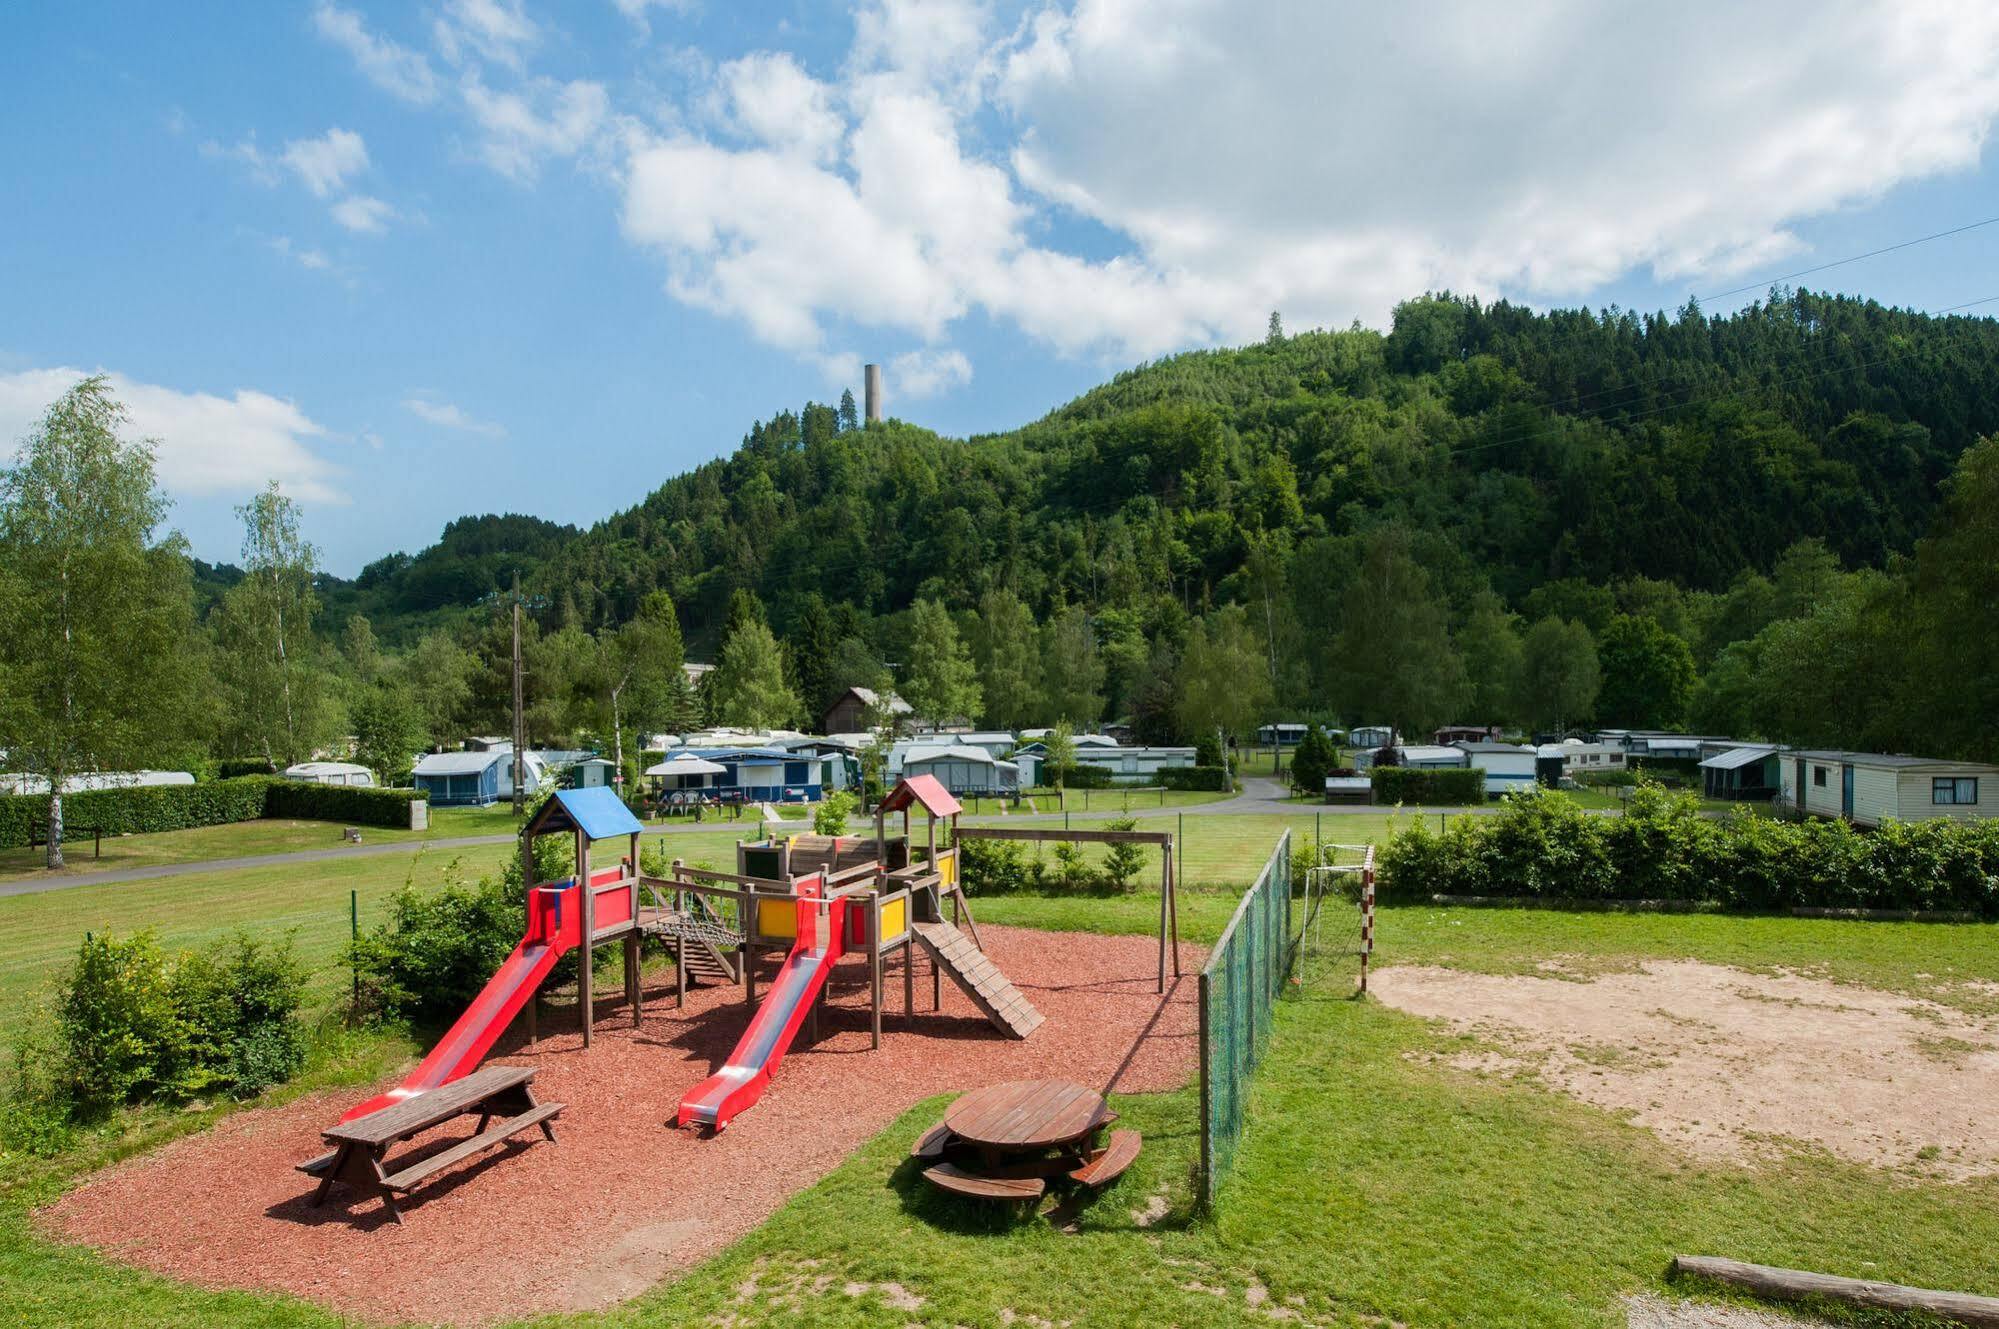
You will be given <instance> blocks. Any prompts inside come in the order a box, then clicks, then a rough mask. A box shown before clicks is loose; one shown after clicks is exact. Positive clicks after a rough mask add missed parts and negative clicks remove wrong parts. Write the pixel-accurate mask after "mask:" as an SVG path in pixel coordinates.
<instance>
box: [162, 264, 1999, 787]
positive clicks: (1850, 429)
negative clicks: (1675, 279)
mask: <svg viewBox="0 0 1999 1329" xmlns="http://www.w3.org/2000/svg"><path fill="white" fill-rule="evenodd" d="M1995 432H1999V324H1995V323H1994V322H1993V321H1992V320H1988V319H1978V318H1966V317H1954V318H1951V317H1946V318H1936V317H1931V316H1926V315H1922V314H1916V313H1911V312H1907V311H1903V310H1896V309H1890V308H1886V307H1883V306H1881V305H1878V304H1875V303H1873V302H1870V301H1865V300H1859V299H1852V298H1845V297H1829V296H1823V295H1817V294H1812V293H1808V292H1802V291H1799V292H1783V291H1780V292H1774V293H1773V294H1772V296H1771V297H1770V298H1769V299H1768V300H1767V301H1764V302H1761V303H1758V304H1755V305H1752V306H1750V307H1748V308H1746V309H1744V310H1742V311H1740V312H1737V313H1735V314H1732V315H1729V316H1726V317H1710V316H1708V315H1705V314H1704V313H1702V312H1701V311H1700V310H1699V309H1698V308H1695V307H1693V306H1692V305H1689V306H1688V307H1687V308H1685V309H1683V310H1681V311H1680V312H1679V313H1678V314H1677V315H1672V316H1668V315H1664V314H1656V315H1639V314H1634V313H1630V312H1625V311H1618V310H1608V311H1602V312H1591V311H1588V310H1581V309H1578V310H1555V311H1550V312H1545V313H1543V312H1536V311H1533V310H1530V309H1526V308H1523V307H1519V306H1515V305H1512V304H1508V303H1505V302H1500V303H1495V304H1482V303H1480V302H1479V301H1476V300H1470V299H1460V298H1454V297H1451V296H1448V295H1445V296H1433V297H1425V298H1423V299H1419V300H1412V301H1410V302H1408V303H1406V304H1404V305H1403V306H1401V307H1400V308H1399V309H1398V310H1397V311H1396V314H1395V318H1394V322H1393V326H1392V328H1391V329H1390V330H1389V331H1388V332H1386V333H1381V332H1377V331H1372V330H1368V329H1363V328H1360V327H1358V326H1356V327H1354V328H1352V329H1349V330H1346V331H1338V332H1324V331H1314V332H1307V333H1300V334H1297V335H1288V336H1287V335H1285V334H1284V332H1283V331H1282V329H1281V327H1280V326H1278V323H1277V319H1276V318H1275V317H1274V316H1273V318H1272V329H1271V334H1270V336H1269V337H1268V338H1267V339H1266V340H1265V341H1264V342H1262V343H1260V344H1257V345H1252V346H1246V347H1241V348H1238V349H1232V350H1216V351H1202V352H1193V353H1189V354H1185V355H1180V356H1175V357H1172V358H1170V359H1166V360H1163V361H1160V362H1157V363H1153V364H1148V365H1143V366H1140V367H1138V368H1136V369H1133V370H1130V371H1128V372H1126V373H1123V374H1120V375H1118V376H1117V377H1116V378H1115V379H1114V380H1112V381H1111V382H1109V383H1106V384H1104V385H1103V386H1101V387H1099V388H1097V389H1095V390H1094V391H1092V392H1090V393H1088V394H1086V395H1084V396H1083V397H1081V398H1078V399H1077V400H1075V401H1073V402H1070V403H1068V404H1067V405H1065V406H1062V407H1061V408H1059V409H1057V410H1056V411H1054V412H1052V413H1051V414H1049V415H1048V416H1046V417H1044V418H1043V419H1041V420H1038V421H1036V422H1034V423H1032V424H1029V425H1026V426H1024V427H1022V428H1019V429H1016V430H1013V431H1010V432H1007V433H1001V434H994V435H988V436H983V437H976V438H972V439H967V440H953V439H947V438H943V437H940V436H938V435H936V434H934V433H932V432H930V431H927V430H925V429H922V428H919V427H917V426H915V425H912V424H908V423H904V422H898V421H889V422H886V423H883V424H876V425H870V426H863V425H861V424H860V422H859V421H857V420H856V419H855V412H854V409H853V403H852V399H851V396H849V397H847V398H845V399H843V401H842V402H841V403H840V404H839V405H837V406H835V405H824V404H817V403H811V404H807V405H806V406H805V407H804V408H803V409H802V410H801V411H798V412H795V413H794V412H791V411H785V412H781V413H779V414H778V415H776V416H774V417H772V418H770V419H769V420H766V421H763V422H760V423H758V424H756V425H754V426H753V427H752V428H751V429H750V431H749V432H748V433H747V434H746V435H745V436H744V438H743V440H742V442H741V445H740V446H739V447H738V448H737V449H736V450H735V452H734V453H733V454H731V455H730V456H728V457H725V458H722V459H719V460H716V461H713V462H710V463H708V464H706V465H703V466H700V467H698V468H696V469H695V470H693V471H691V472H689V473H687V474H684V475H681V476H677V477H675V478H672V479H669V480H668V481H666V482H665V483H664V484H662V485H661V486H660V487H659V488H658V489H657V490H655V491H654V492H653V493H652V494H651V495H650V496H648V497H647V498H646V499H645V500H644V501H643V502H642V503H640V504H639V505H638V506H637V507H634V508H632V509H629V510H627V511H624V512H621V513H618V514H616V515H614V516H611V517H609V518H607V519H606V520H604V521H602V522H600V523H598V524H597V525H595V526H593V527H591V528H590V529H588V530H577V529H575V528H572V527H566V526H559V525H555V524H552V523H549V522H545V521H540V520H538V519H535V518H533V517H527V516H519V515H506V516H475V517H466V518H463V519H461V520H458V521H455V522H453V523H452V524H451V525H450V526H449V527H447V528H446V530H445V532H444V534H443V537H442V539H440V540H439V542H438V543H437V544H436V545H435V546H433V547H431V548H429V549H426V550H423V551H422V552H420V553H417V554H415V555H410V554H401V553H398V554H394V555H391V556H389V557H387V558H384V559H381V560H379V561H377V562H375V563H373V564H370V565H369V566H368V567H367V568H366V569H365V570H364V571H363V572H362V574H361V575H360V576H359V577H358V578H356V579H355V580H353V581H345V580H340V579H336V578H332V577H328V576H325V575H323V574H318V573H317V571H316V569H308V571H309V572H310V573H311V576H310V578H309V581H310V585H309V590H308V592H307V593H308V594H309V595H310V597H311V599H312V601H313V604H312V612H311V614H310V617H311V619H312V621H313V622H314V623H315V624H316V625H317V626H316V629H315V632H316V641H317V642H318V646H317V648H316V649H317V651H318V653H319V657H320V660H321V663H322V664H323V665H324V668H325V671H326V673H327V674H328V676H329V682H328V686H327V687H326V689H324V692H325V695H326V697H327V698H328V700H327V703H326V706H325V708H324V713H323V715H322V719H321V721H320V723H319V725H318V728H320V729H322V730H327V731H329V732H353V730H354V729H355V728H359V727H361V726H360V724H359V722H358V721H355V720H353V719H352V716H353V713H354V710H355V707H356V706H357V705H358V703H357V702H356V701H355V700H354V699H355V698H356V697H359V696H361V695H362V692H363V691H365V689H366V688H374V689H376V690H377V691H378V692H379V691H380V689H381V688H383V687H385V686H389V685H390V684H393V685H394V687H395V688H396V689H398V690H399V691H400V692H401V693H402V694H403V697H404V701H403V703H398V704H404V705H405V707H406V709H408V708H413V709H414V711H415V713H416V714H417V715H419V716H420V717H421V727H422V729H423V731H424V733H425V735H426V736H427V737H428V738H430V739H431V740H433V741H449V740H451V739H452V738H454V737H456V736H457V735H460V734H463V733H465V732H468V731H488V732H505V730H506V721H505V714H504V712H505V705H506V698H507V688H506V680H505V677H504V671H503V669H502V656H503V654H504V650H503V648H504V636H505V622H504V620H505V614H504V608H505V606H506V604H508V603H509V602H510V600H511V596H512V592H513V588H514V586H515V584H516V578H518V584H519V588H520V592H521V595H522V597H523V600H524V602H525V604H526V606H527V611H528V620H529V621H528V632H529V637H530V641H529V650H530V656H531V667H530V671H529V673H530V681H529V691H530V703H531V710H532V718H531V726H532V727H533V728H534V729H535V731H536V733H537V736H538V737H541V738H542V739H544V740H552V739H554V738H556V737H557V736H572V737H573V736H575V735H577V734H578V733H579V732H580V733H582V734H585V735H588V736H592V737H603V738H605V739H609V738H610V737H611V734H610V733H609V731H610V730H611V729H613V728H615V729H617V730H619V731H620V732H622V731H623V730H624V729H625V728H626V727H627V726H628V725H632V724H637V725H639V726H641V727H646V726H651V727H658V728H668V727H674V726H677V725H679V724H683V723H692V722H694V721H695V720H697V719H699V718H708V719H711V720H726V721H736V722H756V723H779V722H787V721H789V722H794V723H800V724H808V725H809V724H811V723H813V722H814V720H815V717H816V716H817V714H818V712H819V710H820V708H821V707H822V706H823V704H824V703H825V701H826V700H827V699H829V698H830V697H831V696H832V695H834V694H835V693H836V692H837V691H838V690H839V689H840V688H843V687H845V686H846V685H848V684H850V683H857V682H864V683H872V684H890V683H892V684H893V685H894V686H896V687H897V688H899V689H900V690H901V691H902V692H903V693H904V695H905V696H908V697H910V698H911V700H912V701H915V702H918V703H919V705H918V710H919V713H920V714H926V715H929V716H932V717H933V718H943V717H946V716H950V717H963V718H967V719H971V720H975V721H977V722H980V723H985V724H993V725H1001V726H1009V725H1021V724H1033V723H1044V724H1045V723H1052V722H1053V721H1055V720H1057V719H1067V720H1069V721H1071V722H1073V723H1075V724H1077V725H1079V726H1087V725H1093V724H1096V723H1099V722H1102V721H1105V720H1109V719H1124V720H1128V721H1130V722H1131V723H1133V725H1134V726H1135V728H1136V730H1137V731H1138V733H1139V734H1140V735H1141V736H1142V737H1144V738H1147V739H1151V740H1168V739H1177V740H1189V739H1192V738H1193V737H1195V736H1196V735H1202V734H1208V733H1212V732H1213V731H1214V729H1216V728H1222V729H1227V730H1232V731H1237V732H1240V731H1241V730H1242V729H1244V728H1247V727H1249V726H1250V725H1252V724H1253V723H1255V722H1256V721H1257V720H1260V719H1262V718H1266V717H1268V716H1273V715H1279V714H1281V715H1284V716H1286V717H1304V716H1315V717H1322V718H1325V719H1334V720H1340V721H1344V722H1347V723H1353V722H1361V721H1370V722H1381V721H1386V722H1392V723H1394V724H1397V725H1398V726H1400V727H1401V728H1402V729H1403V730H1404V731H1405V732H1408V733H1419V732H1422V731H1424V730H1427V729H1428V728H1429V727H1432V726H1434V725H1436V724H1439V723H1443V722H1447V721H1464V722H1477V723H1497V724H1502V725H1506V726H1508V727H1512V728H1518V729H1522V730H1529V731H1541V732H1548V731H1560V730H1565V729H1571V728H1574V727H1577V726H1581V725H1585V724H1590V723H1595V724H1599V725H1612V724H1616V725H1629V726H1661V727H1668V726H1673V727H1677V726H1693V727H1697V728H1700V729H1702V730H1704V731H1708V732H1720V733H1729V734H1733V735H1736V736H1739V737H1745V738H1747V737H1765V738H1772V739H1778V740H1784V741H1795V742H1808V743H1825V744H1842V745H1849V746H1856V747H1874V748H1885V749H1889V750H1897V751H1922V752H1927V753H1934V754H1938V755H1967V756H1984V757H1999V655H1996V654H1995V652H1999V646H1995V643H1999V577H1995V572H1994V568H1995V560H1994V559H1993V558H1992V550H1993V549H1994V541H1995V538H1999V442H1992V441H1981V440H1985V439H1987V436H1989V435H1991V434H1993V433H1995ZM303 520H304V523H305V525H306V528H307V530H306V534H307V535H309V534H310V531H309V527H310V521H311V514H309V513H307V514H304V516H303ZM306 552H307V553H308V554H309V548H308V549H307V551H306ZM194 574H195V575H194V586H195V600H196V610H197V614H198V615H205V616H206V617H208V618H210V619H215V620H218V621H226V619H227V618H228V615H227V614H226V613H225V612H224V611H225V610H226V609H227V606H228V602H229V598H230V597H231V596H232V595H234V596H239V597H240V596H242V595H243V594H244V593H243V592H242V591H241V590H240V589H237V583H238V582H239V581H240V580H241V579H242V577H243V574H242V572H240V571H238V570H237V569H235V568H232V567H226V566H225V567H210V566H207V565H199V566H197V567H196V568H195V569H194ZM683 641H684V643H685V644H684V646H683ZM659 651H665V652H668V653H669V654H670V655H671V657H672V659H673V660H674V662H675V663H676V665H677V662H678V660H679V659H680V658H681V654H682V652H683V651H684V652H685V654H686V655H687V656H690V657H692V658H695V659H701V660H710V661H715V662H717V664H718V665H719V667H718V669H717V670H716V674H715V676H714V681H713V684H712V685H711V686H710V687H708V688H706V689H704V693H703V695H701V696H691V695H686V694H685V693H684V690H683V689H681V688H680V686H679V684H678V674H679V671H678V669H677V667H676V668H675V669H673V670H671V671H666V670H664V669H661V668H659V667H658V659H657V652H659ZM649 652H650V654H649ZM619 661H624V663H623V664H619V663H618V662H619ZM669 673H670V674H671V675H672V677H671V678H669V677H668V676H667V675H668V674H669ZM648 678H649V679H651V680H652V681H651V682H646V681H645V680H646V679H648ZM635 680H636V681H635ZM620 697H622V699H623V700H622V702H621V701H620ZM341 698H346V701H345V702H344V703H343V702H341V700H340V699H341ZM377 704H378V706H386V705H388V703H387V702H381V701H380V700H379V699H378V702H377ZM343 706H344V711H343ZM217 710H218V713H220V712H223V711H226V710H227V708H226V707H222V706H220V705H218V707H217ZM343 713H344V714H345V715H346V716H347V717H348V718H349V727H348V728H347V729H345V730H342V729H341V728H340V723H341V716H342V715H343ZM222 728H223V729H224V730H226V729H227V726H226V725H224V726H223V727H222ZM245 742H246V740H245V738H244V736H242V735H241V734H238V735H236V736H235V737H230V736H229V735H227V734H226V733H225V734H223V735H222V736H221V737H219V738H218V739H217V741H216V745H215V746H216V749H217V750H218V751H220V752H225V753H226V752H231V751H233V750H236V749H241V748H243V747H244V745H245ZM251 746H252V747H253V748H254V747H255V746H256V745H255V744H252V745H251ZM266 746H268V744H266Z"/></svg>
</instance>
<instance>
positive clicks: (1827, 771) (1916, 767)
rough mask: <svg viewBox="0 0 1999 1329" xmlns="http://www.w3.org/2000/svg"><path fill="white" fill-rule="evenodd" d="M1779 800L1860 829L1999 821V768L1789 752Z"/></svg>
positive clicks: (1782, 766) (1865, 754)
mask: <svg viewBox="0 0 1999 1329" xmlns="http://www.w3.org/2000/svg"><path fill="white" fill-rule="evenodd" d="M1779 772H1780V774H1781V777H1782V779H1783V788H1782V790H1781V791H1780V793H1779V794H1778V798H1779V801H1780V802H1781V803H1782V804H1783V805H1784V806H1785V807H1788V808H1791V809H1793V810H1795V811H1797V812H1800V813H1803V814H1807V815H1810V816H1815V817H1844V818H1846V819H1847V820H1848V821H1850V822H1852V823H1854V824H1855V825H1856V826H1879V825H1880V824H1881V823H1882V822H1884V821H1934V820H1936V819H1938V818H1955V819H1959V820H1966V819H1970V818H1974V817H1994V816H1999V766H1988V765H1986V764H1984V763H1983V762H1975V761H1944V760H1941V759H1939V758H1934V757H1902V756H1891V755H1888V754H1885V753H1879V752H1838V751H1812V750H1805V751H1797V750H1793V751H1788V752H1785V753H1783V754H1782V755H1781V760H1780V765H1779Z"/></svg>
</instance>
